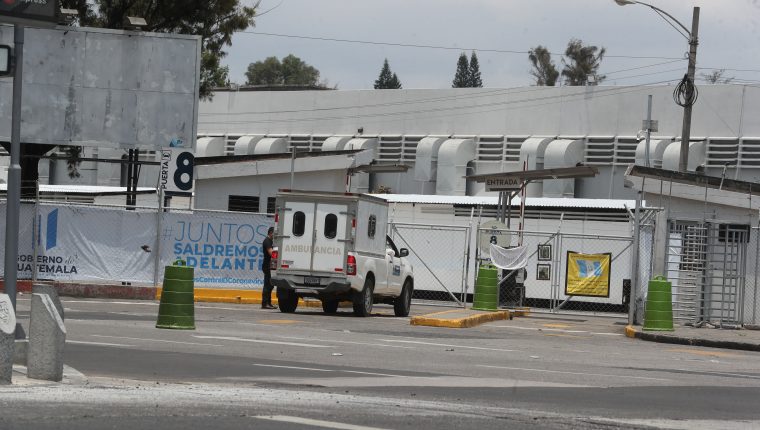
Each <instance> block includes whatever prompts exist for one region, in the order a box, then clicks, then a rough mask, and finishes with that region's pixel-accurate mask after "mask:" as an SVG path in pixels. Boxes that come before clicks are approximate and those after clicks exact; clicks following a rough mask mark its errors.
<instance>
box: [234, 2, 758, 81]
mask: <svg viewBox="0 0 760 430" xmlns="http://www.w3.org/2000/svg"><path fill="white" fill-rule="evenodd" d="M241 1H243V2H244V3H246V4H249V5H250V4H252V3H254V1H253V0H241ZM648 3H651V4H653V5H655V6H657V7H659V8H661V9H663V10H665V11H667V12H668V13H670V14H671V15H673V16H674V17H675V18H676V19H678V20H679V21H680V22H681V23H683V24H684V25H685V26H686V27H687V28H691V19H692V8H693V7H694V6H699V7H701V15H700V22H699V48H698V53H697V67H699V68H703V69H702V70H698V76H699V74H700V73H706V72H709V71H710V70H713V69H721V68H724V69H729V70H727V71H726V73H725V74H726V76H729V77H735V78H736V81H735V82H744V83H750V84H760V0H650V1H648ZM278 5H279V6H278ZM271 8H275V9H273V10H272V11H270V12H268V13H266V14H264V15H263V16H261V17H259V18H257V20H256V25H255V27H253V28H250V29H249V30H248V32H246V33H241V34H236V35H235V37H234V39H233V46H232V47H229V48H228V52H229V55H228V56H227V58H225V60H224V62H225V63H226V64H227V65H229V66H230V78H231V79H232V81H233V82H236V83H240V84H242V83H244V82H245V75H244V73H245V70H246V68H247V66H248V64H249V63H252V62H255V61H258V60H263V59H264V58H266V57H269V56H273V55H274V56H277V57H279V58H282V57H284V56H286V55H288V54H294V55H296V56H297V57H300V58H301V59H303V60H304V61H306V62H307V63H309V64H310V65H312V66H314V67H316V68H317V69H318V70H319V71H320V72H321V78H322V79H323V80H326V81H327V82H328V83H329V85H331V86H332V85H337V86H338V88H339V89H370V88H372V85H373V83H374V80H375V79H376V78H377V76H378V74H379V73H380V69H381V67H382V63H383V59H384V58H387V59H388V61H389V63H390V66H391V70H392V71H393V72H395V73H396V74H397V75H398V77H399V79H400V80H401V82H402V84H403V87H404V88H450V87H451V81H452V79H453V77H454V72H455V69H456V61H457V58H458V56H459V54H460V52H461V51H462V50H465V51H466V52H467V55H468V56H469V55H470V52H471V50H472V49H475V50H476V51H477V55H478V59H479V60H480V70H481V73H482V77H483V83H484V87H519V86H526V85H531V84H532V83H533V81H532V77H531V76H530V74H529V71H530V68H531V67H530V63H529V61H528V56H527V54H526V53H525V52H527V51H528V50H529V49H531V48H532V47H535V46H537V45H544V46H546V47H548V48H549V50H550V51H551V52H553V53H558V54H561V53H562V52H564V49H565V47H566V46H567V42H568V41H569V40H570V39H571V38H577V39H581V40H582V41H583V42H584V44H589V45H596V46H600V47H605V48H606V49H607V56H606V57H605V58H604V60H603V61H602V67H601V69H600V72H601V73H602V74H606V75H607V76H608V77H607V80H606V81H605V82H604V84H610V85H640V84H650V83H662V82H664V81H676V80H678V79H679V78H680V77H682V76H683V74H684V73H685V71H686V66H687V62H686V60H678V59H679V58H683V57H684V56H685V55H686V52H687V51H688V44H687V41H686V39H685V38H684V37H683V36H681V35H680V34H678V33H677V32H676V30H675V29H673V28H672V27H671V26H670V25H668V23H667V22H665V21H664V20H663V19H662V18H661V17H660V16H658V15H657V14H656V13H655V12H654V11H653V10H651V9H650V8H648V7H645V6H642V5H628V6H622V7H621V6H618V5H617V4H615V2H614V1H613V0H383V1H369V0H318V1H317V0H263V1H262V3H261V7H260V12H264V11H267V10H269V9H271ZM257 32H259V33H274V34H280V35H288V36H291V37H277V36H272V35H263V34H255V33H257ZM293 36H299V37H306V38H329V39H344V40H354V41H366V42H376V43H390V44H406V45H427V46H439V47H451V48H455V49H434V48H413V47H401V46H387V45H373V44H365V43H343V42H333V41H325V40H314V39H306V38H295V37H293ZM489 50H500V51H517V52H518V53H507V52H489ZM642 57H648V58H642ZM554 60H555V63H556V64H557V67H558V69H561V67H562V65H561V57H560V56H559V55H557V56H555V57H554ZM661 63H667V64H661ZM658 64H659V65H658ZM730 69H741V70H752V71H740V70H730Z"/></svg>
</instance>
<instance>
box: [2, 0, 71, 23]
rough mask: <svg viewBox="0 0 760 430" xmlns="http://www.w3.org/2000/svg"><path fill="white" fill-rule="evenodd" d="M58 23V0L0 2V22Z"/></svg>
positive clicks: (10, 0) (9, 0)
mask: <svg viewBox="0 0 760 430" xmlns="http://www.w3.org/2000/svg"><path fill="white" fill-rule="evenodd" d="M56 21H58V0H0V22H9V23H21V24H39V23H53V24H54V23H55V22H56Z"/></svg>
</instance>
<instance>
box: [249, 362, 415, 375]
mask: <svg viewBox="0 0 760 430" xmlns="http://www.w3.org/2000/svg"><path fill="white" fill-rule="evenodd" d="M253 365H254V366H259V367H276V368H280V369H296V370H314V371H317V372H337V373H357V374H359V375H373V376H386V377H391V378H404V377H405V376H404V375H393V374H390V373H377V372H363V371H360V370H345V369H320V368H317V367H299V366H282V365H278V364H259V363H254V364H253Z"/></svg>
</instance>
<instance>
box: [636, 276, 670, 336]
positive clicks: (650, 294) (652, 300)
mask: <svg viewBox="0 0 760 430" xmlns="http://www.w3.org/2000/svg"><path fill="white" fill-rule="evenodd" d="M671 288H672V286H671V284H670V282H669V281H668V280H667V279H666V278H665V277H663V276H656V277H655V278H654V279H652V280H651V281H649V290H648V291H647V308H646V313H645V314H644V327H643V329H644V330H647V331H673V300H672V294H671Z"/></svg>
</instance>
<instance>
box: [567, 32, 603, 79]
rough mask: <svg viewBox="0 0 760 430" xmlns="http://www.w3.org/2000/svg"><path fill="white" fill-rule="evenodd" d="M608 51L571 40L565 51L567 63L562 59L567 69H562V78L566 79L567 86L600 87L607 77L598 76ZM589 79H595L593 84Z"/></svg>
mask: <svg viewBox="0 0 760 430" xmlns="http://www.w3.org/2000/svg"><path fill="white" fill-rule="evenodd" d="M597 51H598V53H597ZM605 52H606V49H604V48H598V47H596V46H592V45H589V46H583V42H582V41H580V40H578V39H571V40H570V42H568V44H567V49H566V50H565V57H567V61H565V59H564V58H563V59H562V64H564V65H565V67H564V68H563V69H562V76H563V77H564V78H565V85H598V84H599V83H601V82H602V81H603V80H604V79H605V78H606V76H604V75H599V74H597V72H598V70H599V66H600V63H601V61H602V58H604V53H605ZM589 77H593V78H594V80H593V82H591V83H589V79H588V78H589Z"/></svg>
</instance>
